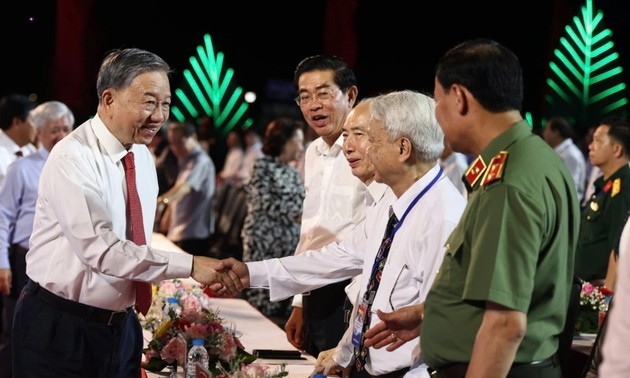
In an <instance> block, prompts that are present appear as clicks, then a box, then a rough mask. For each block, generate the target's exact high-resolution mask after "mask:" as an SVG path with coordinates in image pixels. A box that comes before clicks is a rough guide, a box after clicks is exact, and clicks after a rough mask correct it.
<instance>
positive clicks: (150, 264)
mask: <svg viewBox="0 0 630 378" xmlns="http://www.w3.org/2000/svg"><path fill="white" fill-rule="evenodd" d="M170 73H171V68H170V67H169V65H168V63H167V62H165V61H164V60H163V59H162V58H160V57H159V56H158V55H156V54H154V53H152V52H149V51H145V50H141V49H136V48H127V49H119V50H113V51H111V52H110V53H109V54H108V55H107V56H106V57H105V59H104V60H103V61H102V63H101V66H100V69H99V73H98V77H97V81H96V89H97V91H96V92H97V94H98V100H99V102H98V107H97V109H96V113H95V115H94V116H93V118H90V119H88V120H86V121H85V122H83V123H81V124H80V125H78V126H75V119H74V115H73V113H72V111H71V109H69V108H68V107H67V106H66V105H65V104H64V103H62V102H59V101H47V102H43V103H41V104H36V103H34V102H33V101H31V100H30V99H29V98H28V97H27V96H24V95H21V94H10V95H7V96H4V97H3V98H2V99H1V100H0V127H1V129H2V132H0V293H2V307H1V308H2V311H1V320H2V321H1V322H0V325H1V327H2V328H1V329H0V331H1V334H0V378H5V377H7V378H8V377H35V376H40V375H41V372H42V371H46V372H49V373H50V375H49V376H55V377H57V376H58V377H88V376H89V377H138V376H140V361H141V358H142V345H143V338H142V333H141V328H140V323H139V320H138V314H144V313H146V308H147V307H146V306H147V303H150V298H151V290H150V284H151V283H157V282H160V281H161V280H165V279H173V278H183V277H192V278H193V279H194V280H196V281H198V282H199V283H201V284H204V285H208V286H209V287H210V288H211V289H212V290H213V291H215V292H216V293H217V295H220V296H221V295H230V296H240V297H242V298H245V299H246V300H248V301H249V302H250V303H251V304H252V305H253V306H255V307H256V308H258V309H259V310H260V311H261V312H262V313H263V314H265V315H266V316H268V317H270V318H272V319H273V320H274V321H276V322H277V323H278V324H279V325H281V326H283V327H284V329H285V331H286V337H287V340H288V341H289V342H290V343H291V344H292V345H294V346H295V347H296V348H298V349H300V350H303V351H305V352H307V353H309V354H311V355H313V356H316V357H317V363H316V366H315V369H314V372H313V373H314V374H315V373H324V374H339V375H340V376H342V377H353V378H363V377H382V378H395V377H403V376H404V377H443V378H444V377H446V378H451V377H554V378H561V377H566V375H567V365H568V364H569V363H570V362H569V361H568V360H567V359H568V348H570V340H571V339H572V336H573V331H574V325H573V323H574V319H575V311H576V310H574V308H575V307H576V306H575V301H576V296H575V295H576V294H575V290H574V283H575V282H577V283H578V284H582V283H586V282H588V283H591V284H593V285H596V286H604V287H606V288H608V289H609V290H610V291H611V292H613V293H614V296H613V300H612V301H611V306H610V308H611V310H610V315H609V316H608V318H607V319H606V321H605V327H602V329H601V331H600V332H601V334H600V335H599V336H598V338H597V342H596V343H595V345H594V346H593V350H594V351H597V353H593V354H592V358H591V360H589V362H588V364H587V366H586V367H585V369H584V373H583V376H585V377H586V376H588V377H597V376H598V375H599V376H601V377H622V376H624V374H627V371H628V370H627V369H629V368H630V367H629V366H628V365H627V364H628V363H627V359H625V358H623V356H622V355H621V353H623V346H622V345H623V340H624V337H626V336H628V335H629V334H630V331H629V330H630V325H629V324H628V320H627V319H628V318H627V316H624V312H625V311H626V309H628V307H630V287H629V286H630V278H628V277H629V274H630V272H628V270H630V262H627V261H626V260H628V261H630V260H629V259H627V258H624V257H623V255H624V252H625V251H626V250H627V249H628V247H629V244H628V243H629V239H630V231H628V230H630V226H629V225H628V224H629V222H628V215H629V214H630V181H629V180H630V165H629V162H630V123H629V122H628V120H627V119H626V118H624V117H622V116H618V115H611V116H607V117H605V118H603V119H602V120H601V122H600V123H599V124H598V125H592V126H593V128H592V140H591V141H589V142H588V143H587V144H586V145H587V151H584V150H583V149H581V148H580V147H578V144H579V142H577V143H576V141H575V139H574V138H575V135H574V134H573V131H574V126H573V125H571V123H570V122H569V121H568V119H567V118H565V117H562V116H558V117H553V118H551V119H549V121H548V122H547V124H546V126H545V127H544V129H543V133H542V135H540V136H539V135H536V134H535V133H534V132H533V131H532V127H531V125H529V124H528V123H527V121H525V120H524V119H523V117H522V115H521V113H520V109H521V107H522V103H523V73H522V69H521V65H520V63H519V59H518V57H517V56H516V55H515V54H514V53H513V52H512V51H510V50H509V49H508V48H507V47H506V46H503V45H501V44H499V43H497V42H495V41H492V40H485V39H478V40H469V41H465V42H463V43H461V44H458V45H456V46H455V47H453V48H452V49H450V50H449V51H447V52H446V53H445V54H444V55H443V57H442V58H441V59H440V60H439V61H438V63H437V66H436V70H435V86H434V90H433V93H432V94H428V93H421V92H418V91H415V90H412V89H407V90H398V91H391V92H386V93H382V94H378V95H375V96H371V97H365V98H360V91H359V87H358V84H357V83H358V81H357V78H356V76H355V74H354V72H353V70H352V69H351V67H350V66H349V65H348V64H347V63H346V62H345V61H344V60H343V59H342V58H340V57H337V56H327V55H314V56H309V57H306V58H305V59H303V60H302V61H300V62H299V63H298V64H297V66H296V68H295V72H294V84H295V87H296V98H295V102H296V105H297V106H298V107H299V109H300V111H301V114H302V116H303V117H302V118H303V119H294V118H290V117H285V116H279V117H277V118H274V119H273V120H271V121H270V122H269V123H268V124H266V125H261V127H260V130H261V132H260V133H259V132H258V130H257V129H256V128H250V129H247V130H234V131H231V132H230V133H228V134H227V135H226V136H225V143H226V147H227V149H226V151H227V152H226V156H225V159H224V163H223V164H222V166H221V167H220V169H217V168H218V167H215V163H214V161H213V159H212V157H211V154H210V153H209V151H208V149H207V148H208V147H207V146H206V145H205V144H204V143H202V142H201V141H200V140H199V139H200V138H199V134H198V132H199V131H198V125H197V124H196V123H195V120H188V121H185V122H176V121H173V120H171V119H170V117H169V115H170V105H171V101H172V94H171V88H170V82H169V75H170ZM307 135H313V139H312V140H311V139H310V138H306V136H307ZM235 191H236V192H238V193H240V195H239V196H237V197H235V198H236V201H238V202H239V204H240V205H241V208H242V209H243V215H242V217H241V218H238V217H233V218H230V222H233V223H238V225H237V226H238V227H237V230H238V237H239V243H240V245H241V247H242V249H241V251H240V253H239V254H234V253H231V251H222V252H224V253H217V252H216V249H213V246H216V245H218V239H217V234H218V231H219V229H220V227H217V223H220V221H221V219H217V218H221V215H222V212H221V210H220V209H224V208H228V207H229V206H228V205H226V204H225V203H222V201H226V198H228V197H229V196H227V195H225V193H228V192H230V193H233V192H235ZM69 201H71V202H72V206H68V202H69ZM154 232H160V233H163V234H164V235H166V237H167V238H168V239H170V240H171V241H173V242H174V243H175V244H176V245H177V246H179V247H180V248H181V249H182V250H183V251H184V252H185V253H181V252H177V251H164V250H158V249H155V248H153V247H152V246H151V238H152V235H153V233H154ZM625 254H627V253H625ZM578 292H579V291H578ZM147 300H148V301H149V302H147ZM577 300H579V298H577ZM613 304H614V306H613ZM59 335H63V337H60V336H59ZM567 340H568V342H567ZM51 351H54V353H51Z"/></svg>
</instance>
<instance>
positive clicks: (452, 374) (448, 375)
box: [429, 354, 558, 378]
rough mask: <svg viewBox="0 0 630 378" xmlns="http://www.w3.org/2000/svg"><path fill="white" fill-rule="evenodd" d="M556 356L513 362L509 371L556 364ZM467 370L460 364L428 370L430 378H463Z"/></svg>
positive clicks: (466, 364) (464, 365)
mask: <svg viewBox="0 0 630 378" xmlns="http://www.w3.org/2000/svg"><path fill="white" fill-rule="evenodd" d="M557 363H558V361H557V355H555V354H554V355H553V356H551V357H548V358H545V359H544V360H539V361H534V362H515V363H513V364H512V366H511V367H510V371H517V370H519V369H523V368H530V369H531V368H537V367H541V368H542V367H546V366H549V365H550V364H557ZM467 370H468V363H467V362H461V363H457V364H452V365H448V366H445V367H442V368H439V369H437V370H434V369H431V368H429V375H430V376H431V377H437V378H463V377H465V376H466V371H467Z"/></svg>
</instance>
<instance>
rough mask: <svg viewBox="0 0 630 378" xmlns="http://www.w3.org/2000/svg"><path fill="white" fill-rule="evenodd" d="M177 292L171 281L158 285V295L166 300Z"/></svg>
mask: <svg viewBox="0 0 630 378" xmlns="http://www.w3.org/2000/svg"><path fill="white" fill-rule="evenodd" d="M176 291H177V287H176V286H175V284H174V283H173V282H172V281H164V282H163V283H161V284H160V290H159V293H160V295H162V296H164V297H166V298H168V297H173V296H175V292H176Z"/></svg>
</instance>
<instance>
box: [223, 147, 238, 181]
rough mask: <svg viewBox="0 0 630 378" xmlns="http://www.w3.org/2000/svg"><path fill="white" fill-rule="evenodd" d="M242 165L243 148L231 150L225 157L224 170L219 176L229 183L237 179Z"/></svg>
mask: <svg viewBox="0 0 630 378" xmlns="http://www.w3.org/2000/svg"><path fill="white" fill-rule="evenodd" d="M242 164H243V149H242V148H241V147H232V148H230V149H229V150H228V152H227V155H225V163H223V169H221V172H220V173H219V176H220V177H221V178H222V179H223V180H228V181H231V180H235V179H237V178H238V172H239V171H240V169H241V165H242Z"/></svg>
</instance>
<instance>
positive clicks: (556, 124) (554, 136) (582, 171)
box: [543, 117, 586, 202]
mask: <svg viewBox="0 0 630 378" xmlns="http://www.w3.org/2000/svg"><path fill="white" fill-rule="evenodd" d="M572 138H573V127H571V124H570V123H569V121H567V119H566V118H564V117H553V118H550V119H549V121H547V125H546V126H545V128H544V129H543V139H545V142H547V144H549V145H550V146H551V148H553V149H554V150H555V151H556V152H557V153H558V155H560V157H561V158H562V160H563V161H564V164H566V165H567V168H568V169H569V172H570V173H571V177H573V181H574V182H575V189H576V190H577V195H578V201H580V202H581V201H582V198H584V185H585V184H584V183H585V182H586V160H585V159H584V154H582V151H581V150H580V148H579V147H578V146H577V145H576V144H575V143H574V142H573V139H572Z"/></svg>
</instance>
